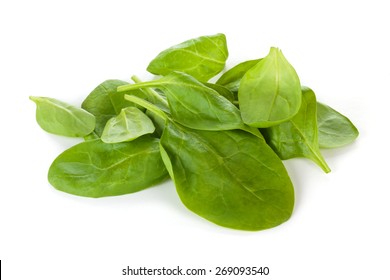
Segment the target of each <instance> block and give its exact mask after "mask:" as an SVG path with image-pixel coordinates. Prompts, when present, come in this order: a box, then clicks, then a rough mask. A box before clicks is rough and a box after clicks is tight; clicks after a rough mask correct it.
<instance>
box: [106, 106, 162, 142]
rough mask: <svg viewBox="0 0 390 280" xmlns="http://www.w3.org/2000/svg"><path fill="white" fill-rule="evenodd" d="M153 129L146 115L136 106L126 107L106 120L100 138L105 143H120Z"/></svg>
mask: <svg viewBox="0 0 390 280" xmlns="http://www.w3.org/2000/svg"><path fill="white" fill-rule="evenodd" d="M154 130H155V128H154V125H153V123H152V121H151V120H150V119H149V118H148V116H147V115H145V114H144V113H143V112H142V111H141V110H139V109H138V108H136V107H127V108H124V109H122V111H121V112H120V114H119V115H118V116H115V117H113V118H111V119H109V120H108V121H107V124H106V126H105V128H104V130H103V133H102V137H101V138H102V141H103V142H105V143H120V142H125V141H131V140H134V139H136V138H138V137H140V136H142V135H145V134H149V133H153V132H154Z"/></svg>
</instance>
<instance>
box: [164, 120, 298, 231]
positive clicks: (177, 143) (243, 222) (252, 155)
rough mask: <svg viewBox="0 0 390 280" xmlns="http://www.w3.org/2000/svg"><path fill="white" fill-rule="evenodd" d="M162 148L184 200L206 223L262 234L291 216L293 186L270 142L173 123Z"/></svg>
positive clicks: (242, 132)
mask: <svg viewBox="0 0 390 280" xmlns="http://www.w3.org/2000/svg"><path fill="white" fill-rule="evenodd" d="M161 146H162V156H163V159H164V162H165V163H166V164H167V168H168V170H170V173H171V177H172V178H173V179H174V181H175V185H176V189H177V192H178V194H179V196H180V198H181V200H182V202H183V203H184V204H185V205H186V207H188V209H190V210H191V211H193V212H195V213H196V214H198V215H200V216H202V217H204V218H205V219H207V220H210V221H211V222H213V223H216V224H218V225H221V226H224V227H229V228H235V229H242V230H262V229H267V228H271V227H274V226H277V225H279V224H281V223H283V222H285V221H286V220H288V219H289V217H290V216H291V213H292V210H293V205H294V190H293V186H292V183H291V181H290V178H289V176H288V174H287V172H286V169H285V168H284V166H283V164H282V162H281V160H280V159H279V158H278V156H277V155H276V154H275V153H274V152H273V151H272V149H271V148H270V147H269V146H268V145H267V144H266V143H265V141H264V139H262V138H259V137H256V136H254V135H252V134H249V133H247V132H245V131H241V130H229V131H218V132H217V131H200V130H192V129H189V128H186V127H184V126H181V125H180V124H177V123H173V122H171V121H168V122H167V125H166V127H165V130H164V133H163V135H162V138H161Z"/></svg>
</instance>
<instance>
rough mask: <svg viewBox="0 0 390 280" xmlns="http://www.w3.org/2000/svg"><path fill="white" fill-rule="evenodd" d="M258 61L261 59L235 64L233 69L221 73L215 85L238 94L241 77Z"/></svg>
mask: <svg viewBox="0 0 390 280" xmlns="http://www.w3.org/2000/svg"><path fill="white" fill-rule="evenodd" d="M260 60H261V58H260V59H254V60H247V61H244V62H241V63H239V64H237V65H236V66H234V67H233V68H231V69H229V70H228V71H226V72H225V73H223V75H222V76H221V77H220V78H219V79H218V81H217V82H216V84H218V85H222V86H225V87H226V88H227V89H229V90H231V91H232V92H234V93H236V92H238V88H239V86H240V82H241V79H242V77H243V76H244V75H245V73H246V72H247V71H248V70H249V69H251V68H252V67H253V66H255V65H256V64H257V63H259V61H260Z"/></svg>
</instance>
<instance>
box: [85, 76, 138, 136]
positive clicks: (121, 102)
mask: <svg viewBox="0 0 390 280" xmlns="http://www.w3.org/2000/svg"><path fill="white" fill-rule="evenodd" d="M127 84H129V83H127V82H124V81H121V80H106V81H104V82H103V83H101V84H100V85H98V86H97V87H96V88H95V89H94V90H93V91H92V92H91V93H90V94H89V95H88V96H87V98H86V99H85V100H84V101H83V103H82V105H81V107H82V108H84V109H85V110H87V111H88V112H90V113H91V114H93V115H94V116H95V117H96V127H95V132H96V134H97V135H98V136H99V137H100V136H101V135H102V133H103V129H104V127H105V126H106V123H107V121H108V120H109V119H110V118H112V117H114V116H116V115H117V114H119V113H120V112H121V110H122V109H123V108H126V107H129V106H134V104H132V103H131V102H128V101H127V100H125V99H124V98H123V94H122V93H118V92H117V91H116V89H117V87H118V86H121V85H127ZM133 94H134V95H137V96H140V97H144V93H143V92H141V91H135V92H133Z"/></svg>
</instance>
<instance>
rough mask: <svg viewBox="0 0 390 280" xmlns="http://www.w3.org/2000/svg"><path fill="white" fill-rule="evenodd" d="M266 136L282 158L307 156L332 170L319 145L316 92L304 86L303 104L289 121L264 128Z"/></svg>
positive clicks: (327, 169) (326, 169) (322, 166)
mask: <svg viewBox="0 0 390 280" xmlns="http://www.w3.org/2000/svg"><path fill="white" fill-rule="evenodd" d="M263 135H264V137H265V138H266V139H267V142H268V143H269V145H270V146H271V147H272V148H273V149H274V151H275V152H276V153H277V154H278V155H279V157H280V158H281V159H290V158H294V157H306V158H308V159H311V160H312V161H314V162H315V163H316V164H317V165H318V166H320V167H321V168H322V169H323V170H324V171H325V172H326V173H328V172H330V168H329V167H328V165H327V163H326V162H325V159H324V158H323V156H322V155H321V152H320V149H319V145H318V127H317V102H316V97H315V94H314V92H313V91H312V90H311V89H309V88H305V87H302V104H301V108H300V109H299V111H298V113H297V114H296V115H295V116H294V117H293V118H292V119H291V120H289V121H286V122H284V123H281V124H279V125H275V126H272V127H269V128H267V129H264V132H263Z"/></svg>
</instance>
